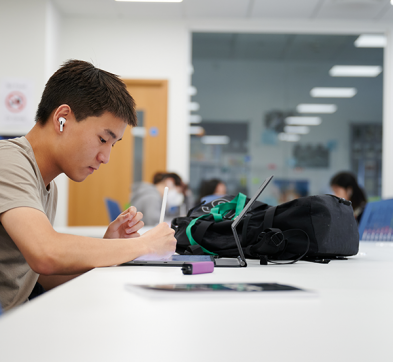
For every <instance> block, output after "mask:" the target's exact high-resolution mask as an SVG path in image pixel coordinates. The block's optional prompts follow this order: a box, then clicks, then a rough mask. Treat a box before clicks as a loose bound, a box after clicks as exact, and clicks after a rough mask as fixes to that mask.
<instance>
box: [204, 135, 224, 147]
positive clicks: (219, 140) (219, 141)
mask: <svg viewBox="0 0 393 362" xmlns="http://www.w3.org/2000/svg"><path fill="white" fill-rule="evenodd" d="M201 141H202V143H203V144H205V145H227V144H228V143H229V142H230V138H229V137H228V136H203V137H202V138H201Z"/></svg>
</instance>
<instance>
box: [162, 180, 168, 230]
mask: <svg viewBox="0 0 393 362" xmlns="http://www.w3.org/2000/svg"><path fill="white" fill-rule="evenodd" d="M167 198H168V187H165V190H164V197H163V199H162V206H161V215H160V223H162V222H163V221H164V216H165V209H166V200H167Z"/></svg>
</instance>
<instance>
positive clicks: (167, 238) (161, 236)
mask: <svg viewBox="0 0 393 362" xmlns="http://www.w3.org/2000/svg"><path fill="white" fill-rule="evenodd" d="M174 235H175V230H173V229H172V228H171V227H169V225H168V224H167V223H166V222H162V223H160V224H158V225H157V226H156V227H154V228H153V229H151V230H149V231H147V232H145V233H144V234H143V235H142V236H141V237H140V239H142V240H143V242H144V243H145V245H146V246H147V250H149V252H148V255H149V256H150V257H159V258H169V257H170V256H171V255H173V253H174V252H175V249H176V242H177V241H176V239H175V237H174ZM142 240H141V241H142Z"/></svg>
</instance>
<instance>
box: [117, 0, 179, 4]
mask: <svg viewBox="0 0 393 362" xmlns="http://www.w3.org/2000/svg"><path fill="white" fill-rule="evenodd" d="M115 1H119V2H133V3H181V2H182V1H183V0H115Z"/></svg>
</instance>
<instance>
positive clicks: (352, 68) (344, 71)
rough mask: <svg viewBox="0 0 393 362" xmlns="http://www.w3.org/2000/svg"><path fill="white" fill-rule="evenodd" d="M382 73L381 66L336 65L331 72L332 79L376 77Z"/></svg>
mask: <svg viewBox="0 0 393 362" xmlns="http://www.w3.org/2000/svg"><path fill="white" fill-rule="evenodd" d="M381 72H382V67H381V66H379V65H335V66H334V67H333V68H332V69H330V70H329V74H330V75H331V76H332V77H376V76H377V75H378V74H380V73H381Z"/></svg>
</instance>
